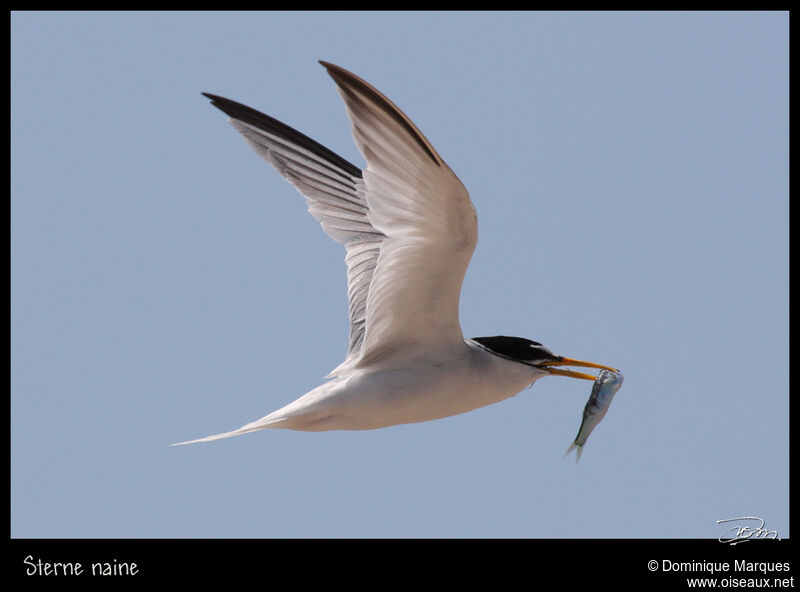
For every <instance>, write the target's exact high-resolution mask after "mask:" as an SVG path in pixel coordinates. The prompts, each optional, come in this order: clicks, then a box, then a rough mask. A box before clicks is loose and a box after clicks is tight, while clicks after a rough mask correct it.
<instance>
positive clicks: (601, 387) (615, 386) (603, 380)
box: [564, 370, 623, 464]
mask: <svg viewBox="0 0 800 592" xmlns="http://www.w3.org/2000/svg"><path fill="white" fill-rule="evenodd" d="M622 380H623V376H622V373H621V372H611V371H609V370H601V371H600V373H599V374H598V375H597V378H596V379H595V381H594V384H593V385H592V394H590V395H589V400H588V401H587V402H586V407H584V408H583V420H582V421H581V427H580V428H579V429H578V435H577V436H576V437H575V440H574V441H573V442H572V444H570V445H569V448H567V451H566V452H565V453H564V458H566V457H567V455H568V454H569V453H570V452H572V450H573V448H574V449H575V450H576V452H575V464H577V463H578V461H579V460H580V458H581V452H582V451H583V445H584V444H586V440H588V439H589V434H591V433H592V430H593V429H594V428H595V427H596V426H597V424H598V423H600V422H601V421H602V420H603V417H605V415H606V411H608V408H609V407H610V406H611V401H612V400H613V399H614V395H615V394H617V391H618V390H619V387H621V386H622Z"/></svg>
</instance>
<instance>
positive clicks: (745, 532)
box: [717, 516, 781, 545]
mask: <svg viewBox="0 0 800 592" xmlns="http://www.w3.org/2000/svg"><path fill="white" fill-rule="evenodd" d="M731 522H733V523H734V524H733V525H732V526H731V528H730V529H728V530H726V531H725V532H724V533H722V536H721V537H719V539H718V540H719V542H720V543H730V544H731V545H738V544H739V543H744V542H746V541H749V540H750V539H751V538H756V539H767V538H771V539H775V540H778V541H779V540H781V539H780V538H779V537H778V531H777V530H767V529H766V528H764V520H763V519H762V518H756V517H755V516H742V517H741V518H725V519H724V520H717V524H723V523H731ZM737 523H738V524H737ZM756 524H757V525H758V526H756ZM753 527H755V528H753ZM731 535H732V536H731Z"/></svg>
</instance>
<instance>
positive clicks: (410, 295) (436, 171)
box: [178, 61, 614, 444]
mask: <svg viewBox="0 0 800 592" xmlns="http://www.w3.org/2000/svg"><path fill="white" fill-rule="evenodd" d="M320 63H321V64H322V65H323V66H324V67H325V69H326V70H327V72H328V74H329V75H330V76H331V78H333V80H334V82H335V83H336V86H337V90H338V91H339V94H340V95H341V97H342V99H343V100H344V103H345V107H346V110H347V115H348V117H349V119H350V122H351V124H352V133H353V138H354V140H355V143H356V146H357V147H358V150H359V151H360V152H361V154H362V155H363V157H364V159H365V161H366V168H365V169H364V170H361V169H359V168H358V167H356V166H355V165H353V164H351V163H350V162H348V161H347V160H345V159H344V158H342V157H340V156H338V155H337V154H335V153H334V152H332V151H330V150H328V149H327V148H325V147H324V146H322V145H320V144H319V143H317V142H315V141H314V140H312V139H311V138H309V137H307V136H306V135H304V134H302V133H300V132H299V131H297V130H295V129H293V128H291V127H289V126H288V125H286V124H284V123H281V122H280V121H277V120H276V119H273V118H272V117H270V116H268V115H265V114H263V113H261V112H259V111H256V110H255V109H252V108H250V107H247V106H245V105H242V104H241V103H237V102H235V101H232V100H230V99H226V98H223V97H220V96H217V95H212V94H208V93H203V94H204V95H205V96H206V97H208V98H209V99H210V100H211V104H212V105H213V106H215V107H217V108H218V109H220V110H221V111H223V112H224V113H225V114H226V115H228V117H229V119H228V121H229V122H230V123H231V124H232V125H233V126H234V127H235V128H236V129H237V130H238V131H239V132H240V133H241V134H242V136H244V139H245V140H246V141H247V142H248V144H250V146H251V147H252V148H253V149H255V151H256V152H257V153H258V154H259V155H261V157H262V158H264V160H266V161H267V162H268V163H269V164H271V165H272V166H273V167H274V168H275V169H276V170H277V171H278V172H279V173H280V174H281V175H282V176H283V177H284V178H285V179H286V180H287V181H289V183H291V184H292V185H294V186H295V188H296V189H297V190H298V191H299V192H300V194H301V195H303V196H304V197H305V198H306V200H307V202H308V209H309V211H310V213H311V215H312V216H314V218H316V219H317V220H318V221H319V223H320V224H321V225H322V228H323V229H324V230H325V232H326V233H327V234H328V235H329V236H330V237H331V238H333V239H334V240H335V241H337V242H339V243H341V244H343V245H344V248H345V251H346V256H345V263H346V265H347V295H348V301H349V314H350V339H349V346H348V349H347V356H346V358H345V360H344V362H342V363H341V364H340V365H339V366H338V367H337V368H335V369H334V370H333V371H332V372H331V373H330V374H329V375H328V376H327V377H326V378H329V379H330V380H328V381H327V382H324V383H323V384H322V385H320V386H318V387H317V388H315V389H313V390H311V391H309V392H308V393H306V394H305V395H303V396H301V397H300V398H298V399H297V400H295V401H294V402H292V403H289V404H288V405H286V406H284V407H282V408H280V409H278V410H277V411H273V412H272V413H270V414H269V415H267V416H265V417H262V418H261V419H259V420H257V421H254V422H251V423H248V424H245V425H244V426H242V427H241V428H239V429H236V430H233V431H230V432H225V433H221V434H217V435H214V436H208V437H205V438H199V439H196V440H190V441H187V442H179V443H178V444H191V443H195V442H207V441H211V440H218V439H220V438H228V437H231V436H238V435H241V434H246V433H249V432H255V431H258V430H264V429H270V428H285V429H291V430H302V431H324V430H370V429H377V428H384V427H387V426H393V425H399V424H408V423H415V422H422V421H430V420H434V419H440V418H443V417H449V416H453V415H457V414H460V413H466V412H468V411H472V410H474V409H477V408H479V407H484V406H486V405H491V404H493V403H498V402H500V401H503V400H504V399H507V398H509V397H511V396H513V395H515V394H517V393H518V392H520V391H521V390H522V389H524V388H525V387H527V386H529V385H531V384H532V383H534V382H535V381H537V380H539V379H540V378H542V377H544V376H550V375H559V376H568V377H573V378H580V379H586V380H595V377H594V376H592V375H590V374H584V373H582V372H576V371H574V370H569V369H566V368H563V366H578V367H589V368H599V369H606V370H612V371H613V370H614V369H613V368H610V367H608V366H603V365H600V364H594V363H591V362H584V361H581V360H574V359H570V358H565V357H563V356H559V355H556V354H554V353H553V352H552V351H550V350H549V349H548V348H546V347H545V346H543V345H542V344H541V343H539V342H536V341H532V340H529V339H524V338H521V337H507V336H504V335H497V336H493V337H475V338H472V339H467V338H464V336H463V335H462V333H461V326H460V324H459V318H458V308H459V296H460V292H461V284H462V282H463V279H464V273H465V272H466V269H467V266H468V265H469V261H470V258H471V257H472V252H473V251H474V249H475V245H476V243H477V239H478V220H477V215H476V213H475V208H474V206H473V205H472V202H471V201H470V197H469V194H468V193H467V190H466V189H465V188H464V185H462V183H461V181H460V180H459V179H458V177H457V176H456V175H455V173H453V171H452V170H451V169H450V167H449V166H448V165H447V164H446V163H445V161H444V160H443V159H442V157H441V156H439V153H438V152H436V150H435V149H434V147H433V146H432V145H431V143H430V142H429V141H428V140H427V139H426V138H425V136H424V135H423V134H422V132H420V131H419V129H417V126H416V125H414V123H413V122H412V121H411V120H410V119H409V118H408V117H407V116H406V115H405V114H404V113H403V112H402V111H401V110H400V109H399V108H398V107H397V106H396V105H395V104H394V103H392V102H391V101H390V100H389V99H388V98H386V97H385V96H384V95H383V94H382V93H381V92H379V91H378V90H377V89H375V88H374V87H373V86H371V85H370V84H368V83H367V82H365V81H364V80H362V79H361V78H359V77H358V76H356V75H354V74H352V73H350V72H348V71H347V70H345V69H343V68H340V67H339V66H335V65H333V64H330V63H328V62H324V61H320Z"/></svg>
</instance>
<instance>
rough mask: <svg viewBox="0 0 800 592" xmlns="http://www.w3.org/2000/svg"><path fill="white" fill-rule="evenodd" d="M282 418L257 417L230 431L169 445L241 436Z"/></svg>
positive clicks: (267, 426)
mask: <svg viewBox="0 0 800 592" xmlns="http://www.w3.org/2000/svg"><path fill="white" fill-rule="evenodd" d="M281 419H282V418H277V419H269V420H268V419H267V418H266V417H265V418H263V419H259V420H258V421H254V422H252V423H248V424H245V425H243V426H242V427H240V428H239V429H238V430H232V431H230V432H223V433H221V434H214V435H213V436H206V437H205V438H197V439H196V440H187V441H186V442H176V443H175V444H170V446H183V445H184V444H196V443H197V442H211V441H213V440H222V439H223V438H232V437H233V436H241V435H242V434H249V433H250V432H257V431H258V430H264V429H267V428H271V427H276V426H275V424H276V423H278V422H280V421H281Z"/></svg>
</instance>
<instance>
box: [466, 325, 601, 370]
mask: <svg viewBox="0 0 800 592" xmlns="http://www.w3.org/2000/svg"><path fill="white" fill-rule="evenodd" d="M472 341H473V342H474V343H476V344H477V345H478V346H479V347H481V348H483V349H485V350H486V351H488V352H490V353H492V354H494V355H496V356H500V357H501V358H506V359H508V360H512V361H514V362H519V363H520V364H526V365H528V366H533V367H534V368H539V369H540V370H544V371H546V372H547V373H549V374H555V375H557V376H569V377H571V378H582V379H584V380H592V381H593V380H594V379H595V377H594V376H592V375H591V374H585V373H583V372H576V371H574V370H566V369H564V368H558V366H581V367H585V368H598V369H600V370H611V371H612V372H617V370H616V369H614V368H610V367H609V366H603V365H602V364H595V363H593V362H584V361H582V360H574V359H572V358H565V357H564V356H558V355H556V354H554V353H553V352H551V351H550V350H549V349H547V348H546V347H545V346H543V345H542V344H541V343H539V342H538V341H531V340H530V339H525V338H523V337H506V336H505V335H496V336H494V337H473V338H472Z"/></svg>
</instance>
